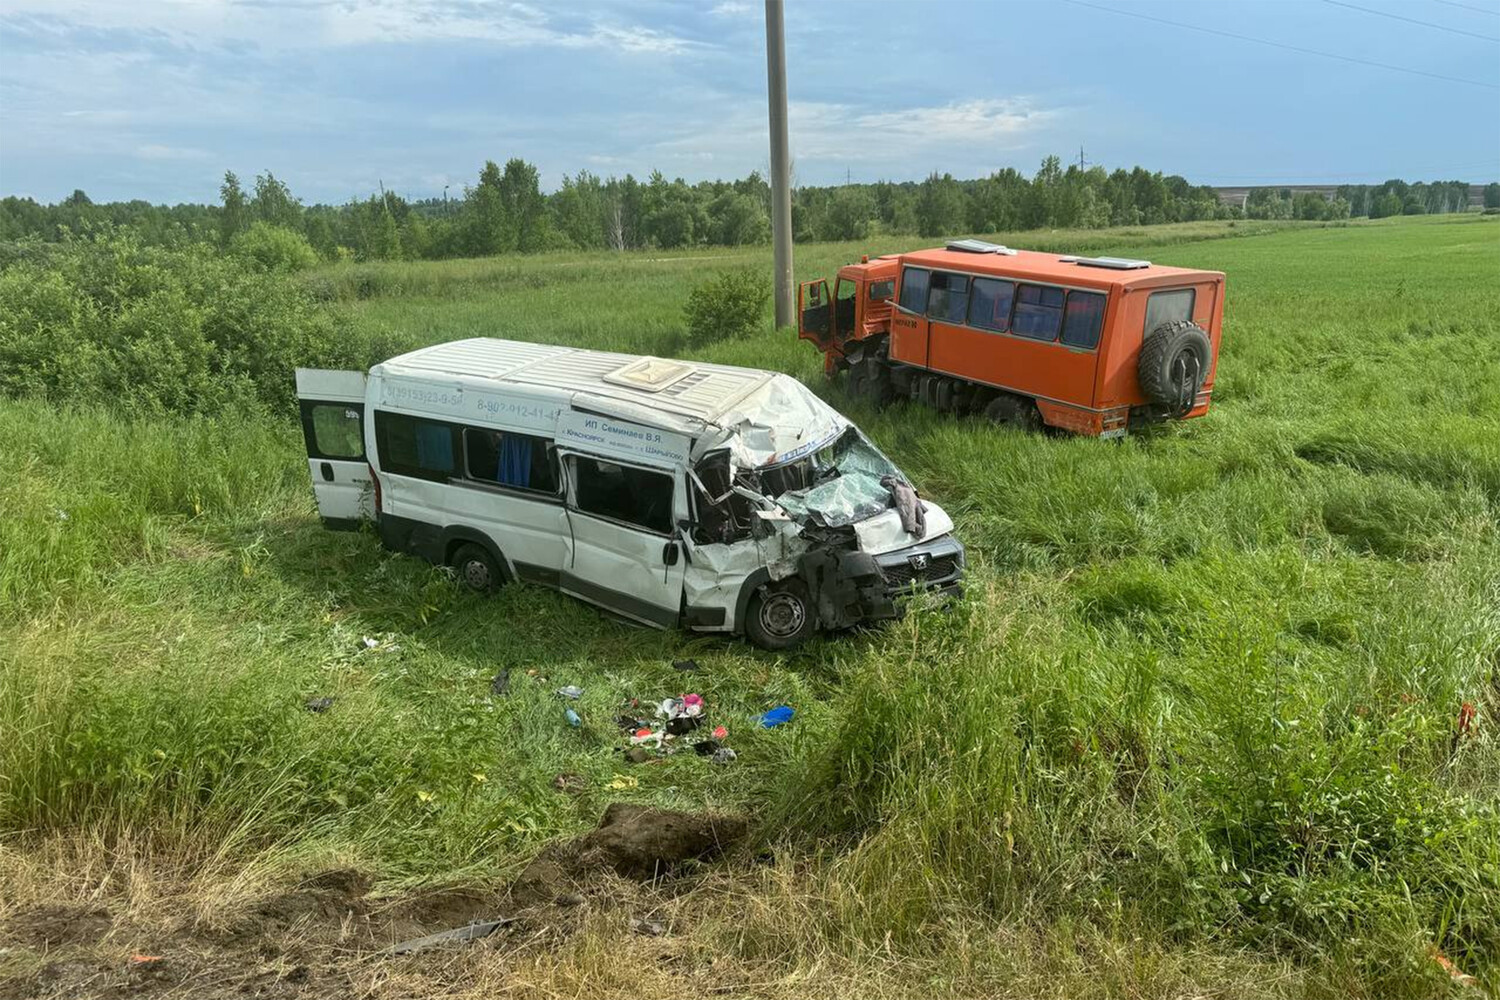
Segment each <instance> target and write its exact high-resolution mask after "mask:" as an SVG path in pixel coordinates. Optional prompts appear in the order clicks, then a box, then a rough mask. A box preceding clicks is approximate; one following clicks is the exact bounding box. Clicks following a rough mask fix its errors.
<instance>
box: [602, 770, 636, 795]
mask: <svg viewBox="0 0 1500 1000" xmlns="http://www.w3.org/2000/svg"><path fill="white" fill-rule="evenodd" d="M639 784H640V782H639V781H637V780H636V779H635V777H634V776H633V775H629V774H622V775H619V776H618V777H616V778H614V779H613V780H611V781H610V783H609V785H608V787H609V788H612V789H614V790H615V791H617V792H618V791H622V790H623V789H626V788H635V787H636V786H637V785H639Z"/></svg>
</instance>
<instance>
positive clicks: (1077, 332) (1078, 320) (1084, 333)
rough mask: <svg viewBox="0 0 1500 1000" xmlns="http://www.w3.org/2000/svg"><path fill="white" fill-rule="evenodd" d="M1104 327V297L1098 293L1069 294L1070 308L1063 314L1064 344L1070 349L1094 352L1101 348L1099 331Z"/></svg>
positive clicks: (1072, 292) (1073, 292)
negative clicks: (1078, 348) (1085, 349)
mask: <svg viewBox="0 0 1500 1000" xmlns="http://www.w3.org/2000/svg"><path fill="white" fill-rule="evenodd" d="M1103 325H1104V296H1103V295H1100V294H1099V293H1098V292H1078V291H1071V292H1069V293H1068V307H1067V310H1066V311H1065V312H1064V314H1063V328H1062V342H1063V343H1064V344H1067V345H1068V346H1069V347H1083V348H1087V349H1088V350H1090V351H1092V350H1093V349H1094V348H1096V347H1098V346H1099V330H1100V328H1101V327H1102V326H1103Z"/></svg>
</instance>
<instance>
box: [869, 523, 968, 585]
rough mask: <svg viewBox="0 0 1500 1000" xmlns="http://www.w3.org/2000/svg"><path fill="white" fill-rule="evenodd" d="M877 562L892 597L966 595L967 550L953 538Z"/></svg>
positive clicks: (889, 554) (900, 551)
mask: <svg viewBox="0 0 1500 1000" xmlns="http://www.w3.org/2000/svg"><path fill="white" fill-rule="evenodd" d="M875 562H876V564H877V565H878V566H879V567H880V575H881V576H883V577H884V578H885V586H886V594H887V596H888V597H891V598H897V597H902V596H905V595H908V594H912V593H922V592H929V593H930V592H933V591H937V592H939V593H942V594H945V595H948V596H952V597H959V596H961V595H962V594H963V577H964V547H963V545H961V544H960V543H959V541H958V539H956V538H954V537H953V536H952V535H943V536H942V537H940V538H934V539H932V540H931V541H928V542H920V543H918V544H916V545H911V546H908V547H907V548H904V549H897V550H896V551H894V552H887V553H885V554H884V555H880V556H876V557H875Z"/></svg>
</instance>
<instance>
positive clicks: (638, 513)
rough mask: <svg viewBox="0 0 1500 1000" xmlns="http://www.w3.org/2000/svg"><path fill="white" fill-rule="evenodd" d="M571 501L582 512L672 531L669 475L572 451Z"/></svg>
mask: <svg viewBox="0 0 1500 1000" xmlns="http://www.w3.org/2000/svg"><path fill="white" fill-rule="evenodd" d="M571 461H572V463H573V481H574V484H575V486H576V490H577V495H576V496H575V497H574V504H575V505H576V506H577V507H578V509H579V510H581V511H583V512H584V513H585V514H594V515H597V516H599V517H607V518H609V519H610V520H611V521H623V522H624V523H626V524H629V525H633V526H635V527H637V528H644V529H645V530H647V531H654V532H656V533H658V534H662V535H667V534H671V532H672V477H671V476H669V475H667V474H666V473H664V472H652V471H650V470H648V469H638V468H636V467H635V466H631V465H616V464H615V463H614V462H605V461H603V460H601V459H596V458H584V457H583V456H581V455H574V456H572V458H571Z"/></svg>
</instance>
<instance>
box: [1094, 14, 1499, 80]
mask: <svg viewBox="0 0 1500 1000" xmlns="http://www.w3.org/2000/svg"><path fill="white" fill-rule="evenodd" d="M1064 2H1065V3H1070V4H1073V5H1075V6H1078V7H1088V8H1089V9H1091V10H1102V11H1104V12H1105V13H1106V14H1119V15H1120V16H1121V17H1134V18H1138V19H1139V20H1142V21H1154V22H1156V23H1157V24H1165V25H1169V26H1171V27H1173V28H1185V29H1187V30H1188V31H1201V32H1203V33H1204V34H1207V35H1219V36H1221V37H1223V38H1234V39H1237V40H1239V41H1241V42H1254V43H1256V44H1257V45H1269V46H1271V47H1272V48H1275V49H1286V50H1287V51H1288V52H1300V53H1302V54H1303V55H1305V56H1317V57H1318V58H1320V59H1337V60H1339V61H1340V62H1347V63H1355V64H1357V65H1360V66H1373V67H1375V68H1376V69H1389V70H1395V71H1396V72H1397V73H1410V74H1412V75H1414V76H1425V77H1429V78H1430V79H1433V80H1446V81H1447V82H1448V83H1466V84H1468V85H1469V86H1471V87H1485V88H1487V89H1489V90H1500V84H1496V83H1486V82H1485V81H1483V80H1468V79H1465V78H1463V77H1461V76H1444V75H1443V74H1441V73H1429V72H1427V71H1426V70H1425V69H1412V68H1411V67H1410V66H1393V65H1391V64H1390V63H1382V62H1375V61H1374V60H1373V59H1360V58H1358V57H1357V56H1346V55H1341V54H1340V53H1337V52H1320V51H1318V50H1317V49H1305V48H1303V47H1302V46H1300V45H1288V44H1286V43H1285V42H1273V41H1271V40H1270V39H1268V38H1256V37H1254V36H1252V35H1241V34H1238V33H1236V32H1233V31H1224V30H1222V29H1220V28H1205V27H1203V26H1202V25H1199V24H1184V23H1183V22H1181V21H1172V20H1168V19H1167V18H1165V17H1156V16H1155V15H1152V14H1142V13H1140V12H1139V11H1134V10H1121V9H1120V8H1118V7H1106V6H1104V5H1103V4H1097V3H1088V2H1087V0H1064Z"/></svg>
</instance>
